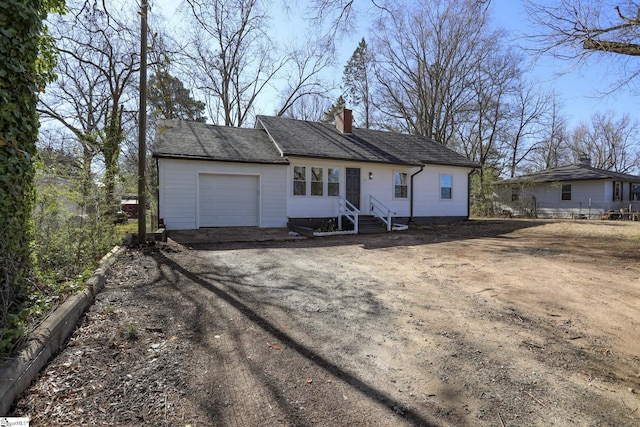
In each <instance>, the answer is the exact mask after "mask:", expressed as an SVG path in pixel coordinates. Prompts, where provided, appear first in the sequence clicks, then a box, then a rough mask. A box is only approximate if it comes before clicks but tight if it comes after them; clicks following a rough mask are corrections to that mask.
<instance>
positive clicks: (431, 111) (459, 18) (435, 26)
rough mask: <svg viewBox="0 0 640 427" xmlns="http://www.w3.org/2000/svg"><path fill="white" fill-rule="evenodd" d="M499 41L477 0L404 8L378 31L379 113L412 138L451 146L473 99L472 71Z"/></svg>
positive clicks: (381, 22) (383, 19) (387, 16)
mask: <svg viewBox="0 0 640 427" xmlns="http://www.w3.org/2000/svg"><path fill="white" fill-rule="evenodd" d="M495 40H496V38H495V37H493V36H492V34H491V31H489V29H488V27H487V14H486V10H485V8H484V7H480V6H478V4H477V3H476V2H475V1H472V0H453V1H444V0H440V1H438V2H436V3H435V4H434V3H432V2H430V3H428V4H427V3H420V4H418V5H415V7H412V8H407V7H405V6H404V5H399V6H397V7H396V9H395V10H393V13H389V14H384V15H383V16H382V17H381V18H380V20H379V21H378V22H377V24H376V27H375V37H374V38H373V40H372V44H373V45H374V50H375V55H376V63H375V74H376V79H377V88H376V97H375V104H376V107H377V108H378V109H379V110H380V111H381V112H382V113H383V114H386V115H387V116H388V117H390V118H391V119H392V120H393V121H394V122H393V123H391V124H390V125H391V127H397V126H398V125H400V127H401V128H402V129H403V130H404V131H407V132H410V133H415V134H419V135H424V136H428V137H431V138H434V139H436V140H437V141H439V142H441V143H443V144H445V145H446V144H449V143H450V140H451V138H452V136H453V134H454V132H455V130H456V128H457V123H456V120H457V119H458V117H459V115H460V114H462V113H464V112H465V111H466V110H467V109H468V108H469V106H468V104H469V102H470V100H471V96H472V95H473V94H472V92H471V91H470V87H471V76H470V70H473V69H474V68H475V67H476V64H477V63H478V61H479V60H480V58H481V57H482V55H486V52H488V51H491V50H492V49H493V47H494V46H492V45H491V44H492V43H493V42H494V41H495Z"/></svg>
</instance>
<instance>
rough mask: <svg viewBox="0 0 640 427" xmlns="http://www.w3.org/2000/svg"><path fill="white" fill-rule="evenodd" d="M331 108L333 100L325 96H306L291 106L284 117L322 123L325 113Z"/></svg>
mask: <svg viewBox="0 0 640 427" xmlns="http://www.w3.org/2000/svg"><path fill="white" fill-rule="evenodd" d="M330 107H331V100H330V99H328V98H327V97H326V96H324V95H305V96H303V97H301V98H300V99H298V101H297V102H296V103H295V104H293V105H292V106H291V108H289V109H288V110H287V111H286V112H285V113H284V115H283V116H284V117H289V118H292V119H298V120H309V121H312V122H319V121H322V119H323V118H324V113H325V111H327V110H328V109H329V108H330Z"/></svg>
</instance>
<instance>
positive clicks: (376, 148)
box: [256, 116, 478, 167]
mask: <svg viewBox="0 0 640 427" xmlns="http://www.w3.org/2000/svg"><path fill="white" fill-rule="evenodd" d="M260 125H261V126H262V127H264V128H265V129H266V130H267V132H268V133H269V135H270V136H271V137H272V139H273V140H274V141H275V143H276V144H277V145H278V147H279V148H280V149H281V150H282V152H283V153H284V155H285V156H303V157H317V158H330V159H339V160H355V161H364V162H380V163H393V164H404V165H415V166H420V165H422V164H425V163H430V164H441V165H451V166H467V167H477V166H478V165H477V164H476V163H474V162H472V161H470V160H468V159H467V158H466V157H464V156H462V155H460V154H458V153H456V152H455V151H453V150H450V149H449V148H447V147H445V146H444V145H442V144H439V143H437V142H436V141H434V140H432V139H429V138H425V137H422V136H418V135H407V134H400V133H394V132H383V131H377V130H370V129H360V128H354V129H353V132H352V133H351V134H343V133H341V132H339V131H338V130H337V129H336V128H335V126H333V125H330V124H325V123H319V122H309V121H303V120H294V119H287V118H282V117H267V116H258V117H257V124H256V126H258V127H260Z"/></svg>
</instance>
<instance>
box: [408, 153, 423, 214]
mask: <svg viewBox="0 0 640 427" xmlns="http://www.w3.org/2000/svg"><path fill="white" fill-rule="evenodd" d="M423 170H424V165H422V166H420V170H419V171H418V172H416V173H414V174H411V199H410V204H411V212H410V214H409V222H413V177H415V176H416V175H418V174H419V173H420V172H422V171H423Z"/></svg>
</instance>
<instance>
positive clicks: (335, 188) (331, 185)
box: [327, 168, 340, 196]
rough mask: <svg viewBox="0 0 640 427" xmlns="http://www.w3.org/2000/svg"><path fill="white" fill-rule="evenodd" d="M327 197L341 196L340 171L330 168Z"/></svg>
mask: <svg viewBox="0 0 640 427" xmlns="http://www.w3.org/2000/svg"><path fill="white" fill-rule="evenodd" d="M327 178H328V183H327V195H328V196H339V195H340V169H338V168H329V169H328V172H327Z"/></svg>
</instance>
